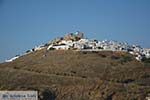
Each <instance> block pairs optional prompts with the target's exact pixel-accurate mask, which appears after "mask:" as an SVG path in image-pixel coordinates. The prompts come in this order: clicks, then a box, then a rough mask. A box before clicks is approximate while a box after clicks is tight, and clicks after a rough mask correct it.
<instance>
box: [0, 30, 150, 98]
mask: <svg viewBox="0 0 150 100" xmlns="http://www.w3.org/2000/svg"><path fill="white" fill-rule="evenodd" d="M81 39H83V33H79V34H76V35H73V34H69V35H66V36H65V37H63V38H57V39H54V40H52V41H50V42H49V43H48V44H45V45H42V46H39V47H36V48H33V49H31V50H28V51H27V52H26V53H25V54H23V55H21V56H17V57H16V58H14V59H12V60H10V61H8V62H4V63H1V64H0V90H37V91H38V94H39V100H147V99H146V97H149V96H150V60H149V59H148V58H144V59H143V60H142V61H138V60H136V58H135V55H133V54H130V53H129V52H126V51H123V50H114V51H113V50H97V49H96V50H95V48H90V50H89V48H88V49H86V50H85V49H81V50H79V49H75V48H70V47H69V49H67V50H66V48H65V49H58V50H55V49H54V48H53V49H52V48H51V47H49V46H50V45H53V46H56V47H57V44H59V43H60V42H62V40H65V41H70V40H72V42H74V41H80V40H81ZM69 43H70V42H69ZM69 45H71V44H69ZM50 48H51V49H50ZM62 48H63V46H62ZM93 49H94V50H93Z"/></svg>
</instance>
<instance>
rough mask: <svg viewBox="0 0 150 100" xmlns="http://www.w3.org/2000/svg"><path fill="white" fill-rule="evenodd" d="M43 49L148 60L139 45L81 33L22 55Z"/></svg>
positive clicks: (60, 38) (66, 35)
mask: <svg viewBox="0 0 150 100" xmlns="http://www.w3.org/2000/svg"><path fill="white" fill-rule="evenodd" d="M43 48H47V50H78V51H123V52H128V53H130V54H132V55H134V56H135V59H136V60H138V61H142V60H143V59H145V58H146V59H148V58H150V50H149V49H144V48H142V47H140V46H139V45H129V44H128V43H121V42H118V41H113V40H101V41H100V40H92V39H88V38H84V34H83V33H82V32H76V33H68V34H65V35H64V37H59V38H55V39H53V40H51V41H50V42H48V43H47V44H44V45H39V46H36V47H35V48H33V49H30V50H27V51H26V53H25V54H23V55H26V54H28V53H31V52H34V51H38V50H41V49H43ZM21 56H22V55H21ZM17 58H19V55H17V56H15V57H13V58H11V59H9V60H6V62H11V61H13V60H15V59H17Z"/></svg>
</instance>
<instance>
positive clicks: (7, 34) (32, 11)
mask: <svg viewBox="0 0 150 100" xmlns="http://www.w3.org/2000/svg"><path fill="white" fill-rule="evenodd" d="M76 31H81V32H83V33H84V35H85V36H86V37H88V38H93V39H99V40H103V39H110V40H118V41H122V42H128V43H134V44H140V45H141V46H142V47H146V48H150V0H0V62H2V61H4V60H5V59H7V58H10V57H12V56H15V55H16V54H20V53H23V52H25V51H26V50H28V49H30V48H32V47H34V46H35V45H38V44H41V43H46V42H48V41H49V40H51V39H53V38H54V37H58V36H63V35H64V34H65V33H68V32H76Z"/></svg>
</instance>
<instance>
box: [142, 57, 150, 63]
mask: <svg viewBox="0 0 150 100" xmlns="http://www.w3.org/2000/svg"><path fill="white" fill-rule="evenodd" d="M142 61H143V62H144V63H150V58H146V57H144V58H143V59H142Z"/></svg>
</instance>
